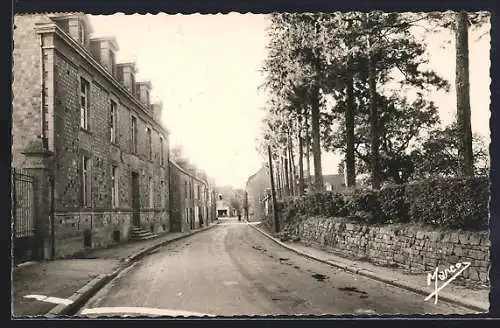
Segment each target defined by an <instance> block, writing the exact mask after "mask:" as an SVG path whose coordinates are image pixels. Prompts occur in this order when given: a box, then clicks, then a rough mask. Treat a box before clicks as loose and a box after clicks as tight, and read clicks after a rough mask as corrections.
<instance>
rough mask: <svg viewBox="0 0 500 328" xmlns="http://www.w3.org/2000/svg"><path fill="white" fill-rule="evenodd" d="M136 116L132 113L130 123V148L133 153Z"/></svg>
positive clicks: (135, 143) (135, 136)
mask: <svg viewBox="0 0 500 328" xmlns="http://www.w3.org/2000/svg"><path fill="white" fill-rule="evenodd" d="M137 132H138V129H137V117H136V116H134V115H132V119H131V123H130V138H131V140H130V148H131V149H130V150H131V152H132V153H133V154H137Z"/></svg>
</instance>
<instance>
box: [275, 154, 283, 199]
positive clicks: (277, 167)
mask: <svg viewBox="0 0 500 328" xmlns="http://www.w3.org/2000/svg"><path fill="white" fill-rule="evenodd" d="M275 175H276V184H277V193H278V197H279V198H282V197H283V194H282V186H281V169H280V165H279V161H278V165H276V173H275Z"/></svg>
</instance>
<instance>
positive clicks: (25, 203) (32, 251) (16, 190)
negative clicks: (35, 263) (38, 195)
mask: <svg viewBox="0 0 500 328" xmlns="http://www.w3.org/2000/svg"><path fill="white" fill-rule="evenodd" d="M11 182H12V183H11V200H12V222H13V231H12V232H13V233H12V238H13V242H14V245H13V246H14V254H13V255H14V261H15V262H16V263H19V262H24V261H29V260H33V259H34V257H35V255H36V247H37V243H36V199H35V183H36V181H35V177H33V176H31V175H29V174H27V173H26V172H23V171H22V170H16V169H12V173H11Z"/></svg>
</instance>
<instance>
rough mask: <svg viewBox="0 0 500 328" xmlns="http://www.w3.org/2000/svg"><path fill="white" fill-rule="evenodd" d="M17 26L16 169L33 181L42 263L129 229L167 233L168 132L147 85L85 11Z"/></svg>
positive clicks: (28, 19) (24, 20)
mask: <svg viewBox="0 0 500 328" xmlns="http://www.w3.org/2000/svg"><path fill="white" fill-rule="evenodd" d="M14 24H15V26H16V28H15V29H14V49H13V65H14V67H13V83H12V87H13V121H12V122H13V125H12V135H13V141H12V155H13V159H12V167H14V168H22V169H25V170H27V171H29V172H31V174H33V175H34V176H36V178H37V186H38V189H37V195H38V197H39V204H40V208H37V221H38V223H37V228H36V229H37V236H38V242H37V245H39V246H40V247H39V248H40V250H41V252H42V253H43V254H41V257H43V258H47V257H52V256H61V255H66V254H71V253H75V252H77V251H80V250H83V249H84V248H87V247H99V246H105V245H109V244H112V243H116V242H119V241H123V240H127V239H129V237H130V231H131V227H132V226H135V227H141V228H143V229H146V230H148V231H152V232H154V233H158V232H162V231H168V229H169V227H170V222H169V208H168V206H169V201H168V200H169V194H168V193H169V189H170V188H169V171H168V170H169V165H168V163H169V151H168V149H169V133H168V130H167V129H166V128H165V127H164V126H163V125H162V123H161V113H162V105H161V104H152V103H151V102H150V91H151V84H150V83H149V82H137V81H136V79H135V73H136V68H135V65H134V63H120V64H118V63H116V60H115V58H116V52H117V51H118V44H117V43H116V40H115V39H114V38H91V37H90V36H91V33H92V27H91V26H90V24H89V21H88V19H87V17H86V16H85V15H84V14H80V13H74V14H35V15H16V16H15V19H14ZM51 185H52V187H49V186H51Z"/></svg>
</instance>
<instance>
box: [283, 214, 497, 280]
mask: <svg viewBox="0 0 500 328" xmlns="http://www.w3.org/2000/svg"><path fill="white" fill-rule="evenodd" d="M285 230H288V232H289V233H290V234H291V235H293V236H298V237H300V240H301V242H303V243H304V244H309V245H312V246H316V247H320V248H325V249H327V250H328V251H331V252H333V253H336V254H338V255H340V256H343V257H347V258H351V259H353V258H356V259H360V260H369V261H370V262H372V263H374V264H377V265H384V266H392V267H398V268H401V269H405V270H406V271H408V272H411V273H419V274H420V273H422V274H426V273H432V272H433V271H434V270H435V269H436V267H438V266H439V268H440V269H444V268H449V266H450V265H454V264H456V263H458V262H463V261H465V262H471V266H470V267H469V268H468V269H467V270H465V271H464V272H463V273H462V274H461V275H460V276H459V277H458V278H457V279H456V281H458V282H461V283H476V284H477V283H481V284H485V283H488V281H489V278H488V272H489V263H490V261H489V247H490V240H489V233H488V231H476V232H474V231H463V230H450V229H435V228H429V227H425V226H422V225H416V224H393V225H377V226H375V225H367V224H360V223H353V222H349V221H348V220H346V219H342V218H321V217H313V218H307V219H305V220H301V221H298V223H295V224H293V225H289V226H287V227H285Z"/></svg>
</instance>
